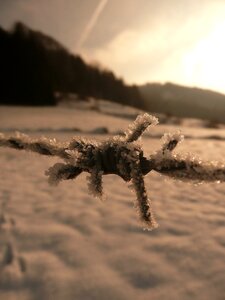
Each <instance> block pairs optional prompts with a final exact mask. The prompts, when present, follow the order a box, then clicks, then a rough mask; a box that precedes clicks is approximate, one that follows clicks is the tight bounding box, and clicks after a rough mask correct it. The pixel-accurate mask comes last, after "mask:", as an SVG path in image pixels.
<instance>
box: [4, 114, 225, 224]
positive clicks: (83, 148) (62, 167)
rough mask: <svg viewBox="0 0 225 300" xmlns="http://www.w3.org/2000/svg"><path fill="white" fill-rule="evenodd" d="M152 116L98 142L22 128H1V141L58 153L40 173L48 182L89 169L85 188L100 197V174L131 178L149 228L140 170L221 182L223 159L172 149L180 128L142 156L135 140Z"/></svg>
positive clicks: (224, 168) (224, 171) (15, 146)
mask: <svg viewBox="0 0 225 300" xmlns="http://www.w3.org/2000/svg"><path fill="white" fill-rule="evenodd" d="M157 122H158V121H157V119H156V118H155V117H153V116H150V115H148V114H144V115H143V116H138V117H137V119H136V120H135V121H134V122H133V124H131V125H130V126H129V129H128V130H127V131H125V133H124V135H123V136H116V137H114V138H112V139H110V140H107V141H104V142H99V143H97V142H95V141H92V142H90V141H86V140H84V139H77V138H73V139H72V140H71V141H70V142H68V143H64V144H60V143H59V142H56V140H52V139H47V138H41V139H40V138H39V139H32V138H30V137H29V136H27V135H24V134H21V133H17V134H15V135H14V136H9V137H7V136H5V135H4V134H1V133H0V147H10V148H13V149H17V150H27V151H31V152H35V153H38V154H41V155H47V156H58V157H60V158H61V159H63V160H64V161H65V163H56V164H55V165H53V166H52V167H50V168H49V169H48V170H47V171H46V173H45V174H46V175H47V176H48V181H49V183H51V184H58V183H59V182H60V181H62V180H69V179H74V178H76V177H77V176H78V175H80V174H81V173H82V172H88V173H89V177H88V187H89V191H90V192H91V193H92V194H93V195H94V196H96V197H99V198H103V187H102V175H106V174H116V175H118V176H120V177H122V178H123V179H124V180H125V181H131V182H132V185H133V189H134V192H135V194H136V198H137V202H136V205H135V206H136V207H137V209H138V211H139V215H140V219H141V221H142V222H143V223H144V224H145V225H146V226H147V228H148V229H153V228H155V227H157V223H156V221H155V218H154V215H153V210H152V203H151V201H150V200H149V198H148V195H147V191H146V188H145V184H144V176H145V175H146V174H148V173H149V172H151V171H152V170H153V171H156V172H158V173H160V174H163V175H166V176H169V177H172V178H176V179H179V180H182V181H198V182H210V181H219V182H225V165H224V164H222V163H218V162H204V161H201V160H200V159H197V158H195V157H194V156H193V155H189V156H181V155H177V154H173V150H174V149H175V148H176V146H177V145H178V144H179V143H180V142H181V141H182V140H183V136H182V135H181V134H180V133H179V132H177V133H173V134H171V133H169V134H165V135H164V136H163V138H162V139H163V142H162V146H161V149H160V150H158V151H157V152H156V153H154V154H152V155H151V156H149V157H144V155H143V150H142V148H141V146H140V145H139V144H138V143H137V142H136V141H137V140H138V139H139V138H140V137H141V135H142V134H143V133H144V131H145V130H146V129H147V128H148V127H149V126H150V125H156V124H157Z"/></svg>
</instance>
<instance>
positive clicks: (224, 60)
mask: <svg viewBox="0 0 225 300" xmlns="http://www.w3.org/2000/svg"><path fill="white" fill-rule="evenodd" d="M224 35H225V21H224V22H221V23H219V24H217V25H216V26H215V27H214V28H213V29H212V31H211V32H210V33H209V34H208V35H207V36H206V37H205V38H203V39H202V40H200V41H199V42H198V43H197V44H196V45H195V46H194V47H193V48H192V49H191V50H190V51H189V52H188V53H187V54H186V55H184V59H183V64H184V72H185V73H184V76H185V80H187V81H189V82H192V83H193V84H196V83H198V84H199V85H200V86H203V87H206V88H210V89H214V90H218V91H222V92H225V39H224Z"/></svg>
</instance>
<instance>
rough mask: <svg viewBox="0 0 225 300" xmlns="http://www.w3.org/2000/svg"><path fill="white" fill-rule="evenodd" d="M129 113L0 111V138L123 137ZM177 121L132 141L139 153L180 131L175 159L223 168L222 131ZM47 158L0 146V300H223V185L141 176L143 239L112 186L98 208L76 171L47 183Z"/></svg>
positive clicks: (128, 195) (126, 199)
mask: <svg viewBox="0 0 225 300" xmlns="http://www.w3.org/2000/svg"><path fill="white" fill-rule="evenodd" d="M136 114H137V111H135V110H132V109H127V108H124V107H118V106H117V105H112V104H102V106H101V107H100V110H99V111H98V110H93V109H92V110H91V109H89V108H88V106H83V107H82V105H79V107H63V106H62V107H53V108H48V107H46V108H26V107H24V108H23V107H22V108H21V107H3V106H2V107H0V132H1V131H2V132H5V133H7V134H10V133H11V132H14V130H19V131H24V132H25V133H28V134H29V135H31V136H36V137H39V136H43V135H45V136H47V137H56V138H57V139H58V140H60V141H65V140H68V139H70V138H71V137H72V136H74V135H76V134H79V135H82V136H85V137H88V138H90V139H97V140H101V139H106V138H108V137H110V136H112V135H113V134H116V133H118V132H121V131H123V130H125V129H126V128H127V126H128V124H129V123H130V122H132V118H133V119H134V118H135V116H136ZM190 123H191V122H190ZM183 124H184V125H182V124H180V125H177V126H176V125H161V126H160V125H158V126H156V127H154V128H152V129H151V132H148V134H146V135H145V137H144V138H143V139H142V143H143V147H144V150H145V155H147V154H150V153H152V152H153V151H154V150H156V149H157V148H159V147H160V143H161V142H160V139H159V138H157V137H158V136H161V135H162V134H163V133H164V132H173V131H177V130H178V129H180V130H181V132H182V133H183V134H184V135H188V136H189V138H188V139H186V140H185V141H184V142H183V143H182V144H181V145H180V146H179V147H178V148H177V150H176V151H177V152H192V153H195V154H196V155H198V156H201V157H202V158H203V159H205V160H220V161H225V158H224V152H225V141H224V138H225V130H224V129H220V130H212V129H206V128H202V127H200V126H199V127H194V126H193V123H192V126H188V121H187V120H186V121H185V122H183ZM103 127H104V128H106V129H107V131H108V133H107V131H105V133H104V130H102V128H103ZM73 130H74V132H73ZM101 132H102V133H104V134H99V133H101ZM151 135H152V136H154V138H152V137H151ZM215 136H216V138H215ZM207 137H208V138H207ZM212 137H214V138H212ZM57 161H60V159H58V158H49V157H45V156H43V157H42V156H40V155H37V154H33V153H27V152H24V151H17V150H13V149H6V148H0V165H1V172H0V262H1V263H0V299H1V300H5V299H7V300H9V299H21V300H26V299H29V300H30V299H37V300H39V299H44V300H45V299H46V300H51V299H52V300H53V299H54V300H55V299H58V300H61V299H68V300H70V299H71V300H72V299H78V300H102V299H104V300H105V299H112V300H122V299H123V300H126V299H129V300H130V299H132V300H133V299H135V300H136V299H140V300H145V299H146V300H147V299H148V300H149V299H151V300H156V299H157V300H162V299H167V300H170V299H171V300H175V299H179V300H186V299H196V300H209V299H210V300H211V299H216V300H224V297H225V296H224V295H225V184H215V183H214V184H213V183H211V184H202V185H198V186H195V185H192V184H188V183H183V182H178V181H173V180H171V179H167V178H165V177H162V176H160V175H159V174H157V173H150V174H148V175H147V176H146V177H145V181H146V186H147V190H148V194H149V196H150V197H151V199H152V200H153V205H154V211H155V215H156V218H157V221H158V223H159V225H160V227H159V228H158V229H156V230H154V231H151V232H148V231H143V229H142V228H141V226H140V224H139V223H138V221H137V219H138V218H137V214H136V211H135V209H134V208H133V203H134V200H135V196H134V194H132V192H131V191H130V189H129V188H128V186H127V184H126V183H124V182H123V181H122V179H120V178H119V177H117V176H114V175H107V176H105V177H104V191H105V194H106V196H107V200H106V201H105V202H100V201H99V200H96V199H94V198H93V197H92V196H91V195H89V194H88V192H87V183H86V175H85V174H82V175H80V176H79V177H78V178H77V179H76V180H73V181H64V182H62V183H60V185H59V186H57V187H51V186H49V185H48V183H47V180H46V176H45V175H44V171H45V170H46V169H48V168H49V167H50V166H52V165H53V164H54V163H55V162H57Z"/></svg>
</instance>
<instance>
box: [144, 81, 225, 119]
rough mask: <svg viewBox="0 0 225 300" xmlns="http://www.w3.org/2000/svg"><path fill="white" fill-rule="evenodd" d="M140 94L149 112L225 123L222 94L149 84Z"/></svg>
mask: <svg viewBox="0 0 225 300" xmlns="http://www.w3.org/2000/svg"><path fill="white" fill-rule="evenodd" d="M140 92H141V95H142V97H143V99H144V103H145V108H146V109H147V110H149V111H152V112H158V113H165V114H169V115H175V116H178V117H191V118H201V119H211V120H212V121H216V122H221V123H225V96H224V95H222V94H220V93H216V92H213V91H209V90H203V89H199V88H189V87H184V86H181V85H175V84H172V83H166V84H159V83H149V84H146V85H143V86H140Z"/></svg>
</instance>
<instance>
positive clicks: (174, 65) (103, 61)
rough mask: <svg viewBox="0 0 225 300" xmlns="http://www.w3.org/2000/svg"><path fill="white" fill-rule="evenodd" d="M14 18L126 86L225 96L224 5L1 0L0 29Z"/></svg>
mask: <svg viewBox="0 0 225 300" xmlns="http://www.w3.org/2000/svg"><path fill="white" fill-rule="evenodd" d="M15 21H22V22H24V23H25V24H27V25H28V26H29V27H31V28H33V29H37V30H40V31H42V32H44V33H46V34H49V35H51V36H52V37H54V38H55V39H57V40H58V41H59V42H61V43H62V44H63V45H65V46H66V48H67V49H68V50H69V51H71V52H73V53H78V54H80V55H81V56H82V57H83V58H84V59H85V60H86V61H87V62H90V63H93V64H97V65H99V66H101V67H103V68H107V69H111V70H112V71H113V72H114V73H115V74H116V75H117V76H119V77H122V78H123V79H124V80H125V82H127V83H136V84H144V83H147V82H161V83H165V82H173V83H177V84H182V85H186V86H196V87H200V88H207V89H211V90H215V91H218V92H222V93H225V0H201V1H196V0H160V1H159V0H38V1H36V0H0V26H2V27H3V28H5V29H9V28H11V27H12V24H13V23H14V22H15Z"/></svg>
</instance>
